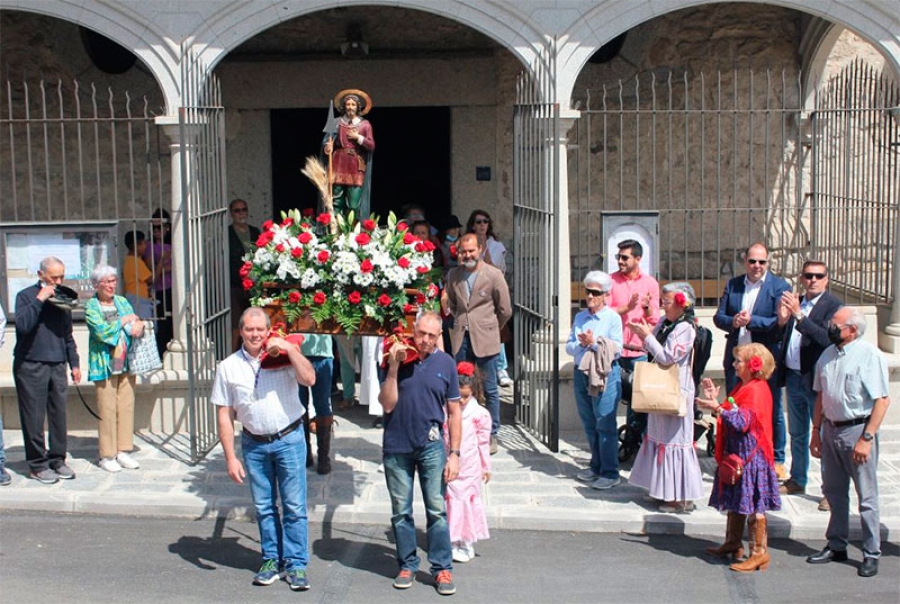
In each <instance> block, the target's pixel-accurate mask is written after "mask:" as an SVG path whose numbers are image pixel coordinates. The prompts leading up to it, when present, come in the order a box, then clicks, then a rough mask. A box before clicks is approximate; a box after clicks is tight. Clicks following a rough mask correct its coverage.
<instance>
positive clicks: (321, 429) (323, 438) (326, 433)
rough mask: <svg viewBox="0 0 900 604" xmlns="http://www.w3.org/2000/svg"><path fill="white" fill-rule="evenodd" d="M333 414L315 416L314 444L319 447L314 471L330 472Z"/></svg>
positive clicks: (320, 472)
mask: <svg viewBox="0 0 900 604" xmlns="http://www.w3.org/2000/svg"><path fill="white" fill-rule="evenodd" d="M333 423H334V416H332V415H329V416H327V417H325V416H322V417H318V418H316V424H317V425H316V444H317V445H318V448H319V451H318V453H319V465H318V467H316V472H318V473H319V474H331V458H330V457H329V454H330V452H331V426H332V424H333Z"/></svg>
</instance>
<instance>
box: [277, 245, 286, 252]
mask: <svg viewBox="0 0 900 604" xmlns="http://www.w3.org/2000/svg"><path fill="white" fill-rule="evenodd" d="M275 251H276V252H283V251H284V244H283V243H279V244H278V245H276V246H275Z"/></svg>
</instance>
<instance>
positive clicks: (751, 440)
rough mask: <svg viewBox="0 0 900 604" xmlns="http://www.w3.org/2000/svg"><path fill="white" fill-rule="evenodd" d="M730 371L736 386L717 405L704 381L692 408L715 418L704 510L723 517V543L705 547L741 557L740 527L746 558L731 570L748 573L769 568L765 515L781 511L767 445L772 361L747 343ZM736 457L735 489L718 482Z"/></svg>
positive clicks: (715, 389) (713, 389)
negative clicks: (726, 462) (715, 464)
mask: <svg viewBox="0 0 900 604" xmlns="http://www.w3.org/2000/svg"><path fill="white" fill-rule="evenodd" d="M734 369H735V373H736V374H737V376H738V377H739V378H740V380H741V383H740V384H738V385H737V387H736V388H735V389H734V390H732V391H731V393H730V396H729V397H728V399H727V400H726V401H725V403H723V404H719V402H718V400H717V399H718V397H719V387H718V386H716V385H715V384H713V382H712V380H710V379H709V378H704V380H703V382H702V383H701V388H702V389H703V398H698V399H697V404H698V405H699V406H700V407H702V408H704V409H707V410H709V411H712V413H713V415H714V416H717V417H718V428H717V430H716V461H717V462H719V466H720V467H719V469H717V470H716V476H715V480H714V481H713V490H712V495H711V496H710V498H709V505H711V506H713V507H715V508H718V509H719V510H720V511H722V510H724V511H727V512H728V524H727V527H726V533H725V543H723V544H722V545H721V546H720V547H717V548H713V547H711V548H708V549H707V550H706V551H707V553H710V554H713V555H715V556H720V557H728V556H734V558H735V559H736V560H739V559H740V558H741V557H743V553H744V544H743V541H742V539H743V534H744V524H745V522H746V524H747V525H748V527H747V541H748V542H749V545H750V557H749V558H747V560H745V561H743V562H735V563H734V564H732V565H731V570H736V571H739V572H751V571H754V570H757V569H759V570H765V569H766V568H768V567H769V552H768V547H767V542H768V530H767V523H766V512H767V511H769V510H779V509H781V497H780V496H779V494H778V478H777V476H776V475H775V453H774V449H773V446H772V392H771V391H770V390H769V386H768V384H767V383H766V380H767V379H769V377H770V376H771V375H772V372H773V371H775V359H773V358H772V353H770V352H769V350H768V349H767V348H766V347H765V346H763V345H762V344H757V343H754V344H747V345H745V346H737V347H735V349H734ZM732 454H733V455H737V456H738V457H740V459H741V463H742V464H743V470H742V472H741V475H740V476H739V477H738V478H737V479H736V482H735V483H734V484H725V481H724V480H722V478H723V476H722V475H720V474H723V473H724V471H723V469H722V465H723V460H725V459H726V458H727V457H728V456H729V455H732Z"/></svg>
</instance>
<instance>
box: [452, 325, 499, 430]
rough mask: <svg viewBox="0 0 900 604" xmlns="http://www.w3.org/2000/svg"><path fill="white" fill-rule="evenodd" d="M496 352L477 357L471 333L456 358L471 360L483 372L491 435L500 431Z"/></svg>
mask: <svg viewBox="0 0 900 604" xmlns="http://www.w3.org/2000/svg"><path fill="white" fill-rule="evenodd" d="M498 356H500V355H499V354H494V355H491V356H489V357H476V356H475V353H474V352H472V343H471V342H470V341H469V334H468V333H466V335H465V336H464V337H463V341H462V344H461V345H460V347H459V350H458V351H457V352H456V360H457V362H459V361H469V362H471V363H475V365H477V366H478V370H479V371H480V372H481V387H482V388H483V389H484V406H485V407H487V410H488V411H490V413H491V436H495V435H496V434H497V432H499V431H500V387H499V386H498V385H497V357H498Z"/></svg>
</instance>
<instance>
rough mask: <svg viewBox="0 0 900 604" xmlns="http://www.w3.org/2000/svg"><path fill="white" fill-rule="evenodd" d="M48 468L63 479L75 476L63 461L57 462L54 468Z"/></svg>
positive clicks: (70, 478)
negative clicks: (61, 462)
mask: <svg viewBox="0 0 900 604" xmlns="http://www.w3.org/2000/svg"><path fill="white" fill-rule="evenodd" d="M50 469H51V470H53V471H54V472H56V475H57V476H59V477H60V478H62V479H63V480H72V479H73V478H75V472H74V470H72V468H70V467H69V466H67V465H66V464H64V463H63V464H59V465H58V466H56V467H55V468H50Z"/></svg>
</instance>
